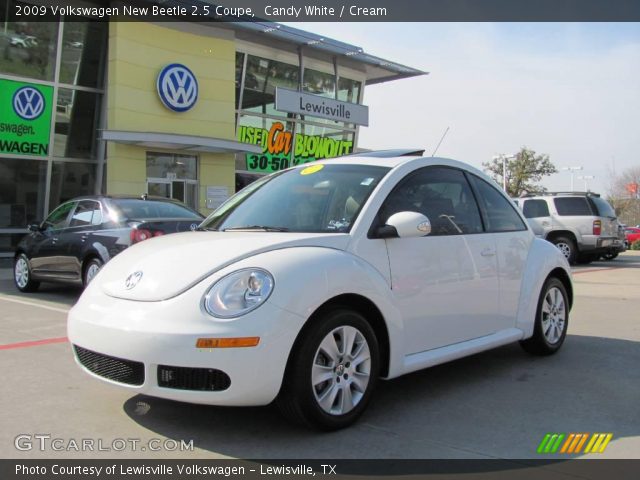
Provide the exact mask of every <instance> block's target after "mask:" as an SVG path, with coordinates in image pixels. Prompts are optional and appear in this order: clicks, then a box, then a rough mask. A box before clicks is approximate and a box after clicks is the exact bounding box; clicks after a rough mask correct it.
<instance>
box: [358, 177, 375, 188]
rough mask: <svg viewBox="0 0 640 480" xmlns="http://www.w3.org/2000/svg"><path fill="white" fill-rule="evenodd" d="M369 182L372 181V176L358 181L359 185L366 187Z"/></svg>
mask: <svg viewBox="0 0 640 480" xmlns="http://www.w3.org/2000/svg"><path fill="white" fill-rule="evenodd" d="M371 182H373V177H369V178H365V179H364V180H363V181H361V182H360V185H362V186H365V187H368V186H369V185H371Z"/></svg>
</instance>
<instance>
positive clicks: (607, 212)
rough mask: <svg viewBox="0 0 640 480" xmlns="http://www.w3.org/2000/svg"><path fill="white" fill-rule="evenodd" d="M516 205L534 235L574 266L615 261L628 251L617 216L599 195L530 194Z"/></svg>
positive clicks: (578, 193) (582, 193)
mask: <svg viewBox="0 0 640 480" xmlns="http://www.w3.org/2000/svg"><path fill="white" fill-rule="evenodd" d="M514 201H515V202H516V203H517V204H518V206H519V207H520V208H521V209H522V212H523V213H524V216H525V217H526V218H527V220H528V221H529V224H530V225H531V228H532V229H533V231H534V233H535V234H536V235H537V236H538V237H540V238H544V239H546V240H548V241H550V242H551V243H553V244H554V245H555V246H556V247H558V248H559V249H560V251H562V253H564V256H565V257H566V258H567V260H568V261H569V263H571V264H575V263H589V262H591V261H593V260H597V259H598V258H600V257H601V256H602V257H605V258H607V259H612V258H615V257H616V256H617V254H618V253H619V252H620V251H624V245H623V244H622V243H621V242H620V239H619V237H618V225H619V223H618V219H617V217H616V213H615V211H614V210H613V208H612V207H611V205H609V203H608V202H607V201H606V200H605V199H603V198H600V195H598V194H597V193H591V192H588V193H585V192H557V193H545V194H538V195H533V194H530V195H527V196H525V197H522V198H518V199H515V200H514Z"/></svg>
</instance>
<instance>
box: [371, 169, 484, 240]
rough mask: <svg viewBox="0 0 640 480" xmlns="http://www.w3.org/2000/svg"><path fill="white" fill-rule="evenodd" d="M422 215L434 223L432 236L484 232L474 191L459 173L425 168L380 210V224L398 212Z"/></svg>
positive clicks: (409, 177)
mask: <svg viewBox="0 0 640 480" xmlns="http://www.w3.org/2000/svg"><path fill="white" fill-rule="evenodd" d="M403 211H409V212H419V213H422V214H423V215H425V216H426V217H427V218H428V219H429V221H430V222H431V235H459V234H462V233H480V232H482V220H481V219H480V212H479V211H478V205H477V204H476V201H475V199H474V197H473V193H472V192H471V188H470V186H469V183H468V182H467V179H466V178H465V176H464V174H463V173H462V172H461V171H460V170H455V169H453V168H444V167H426V168H422V169H420V170H418V171H417V172H413V173H411V174H409V175H408V176H407V177H406V178H405V179H404V180H402V181H401V182H400V183H399V184H398V186H397V187H396V188H395V189H394V191H393V192H391V193H390V194H389V196H388V197H387V199H386V200H385V202H384V204H383V205H382V208H381V209H380V214H379V218H380V221H381V223H384V222H386V221H387V220H388V219H389V217H390V216H391V215H393V214H394V213H398V212H403Z"/></svg>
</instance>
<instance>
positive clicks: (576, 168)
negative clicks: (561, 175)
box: [561, 167, 582, 192]
mask: <svg viewBox="0 0 640 480" xmlns="http://www.w3.org/2000/svg"><path fill="white" fill-rule="evenodd" d="M561 170H564V171H569V172H570V173H571V191H572V192H573V172H577V171H578V170H582V167H562V169H561Z"/></svg>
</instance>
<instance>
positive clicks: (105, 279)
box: [95, 231, 349, 302]
mask: <svg viewBox="0 0 640 480" xmlns="http://www.w3.org/2000/svg"><path fill="white" fill-rule="evenodd" d="M348 243H349V235H348V234H344V233H336V234H334V233H327V234H317V233H289V232H286V233H285V232H259V231H252V232H201V231H197V232H184V233H176V234H172V235H166V236H161V237H156V238H153V239H150V240H145V241H144V242H141V243H138V244H136V245H134V246H132V247H130V248H128V249H126V250H125V251H124V252H122V253H121V254H119V255H118V256H116V257H115V258H114V259H113V260H111V261H110V262H109V263H107V264H106V265H105V266H104V267H103V269H102V271H101V272H100V275H99V276H98V277H97V278H96V279H95V281H96V282H99V287H100V288H102V290H103V292H104V293H106V294H107V295H109V296H112V297H117V298H123V299H127V300H138V301H147V302H152V301H159V300H166V299H168V298H172V297H175V296H176V295H179V294H180V293H182V292H184V291H185V290H187V289H189V288H191V287H192V286H193V285H195V284H196V283H198V282H200V281H201V280H203V279H204V278H206V277H208V276H209V275H211V274H212V273H213V272H215V271H217V270H220V269H222V268H224V267H226V266H227V265H230V264H232V263H235V262H237V261H239V260H242V259H244V258H247V257H251V256H253V255H256V254H258V253H263V252H268V251H270V250H276V249H281V248H290V247H306V246H319V247H328V248H336V249H340V250H344V249H345V248H346V247H347V244H348ZM256 266H259V265H256ZM138 272H141V273H138ZM132 284H135V285H133V286H132Z"/></svg>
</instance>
